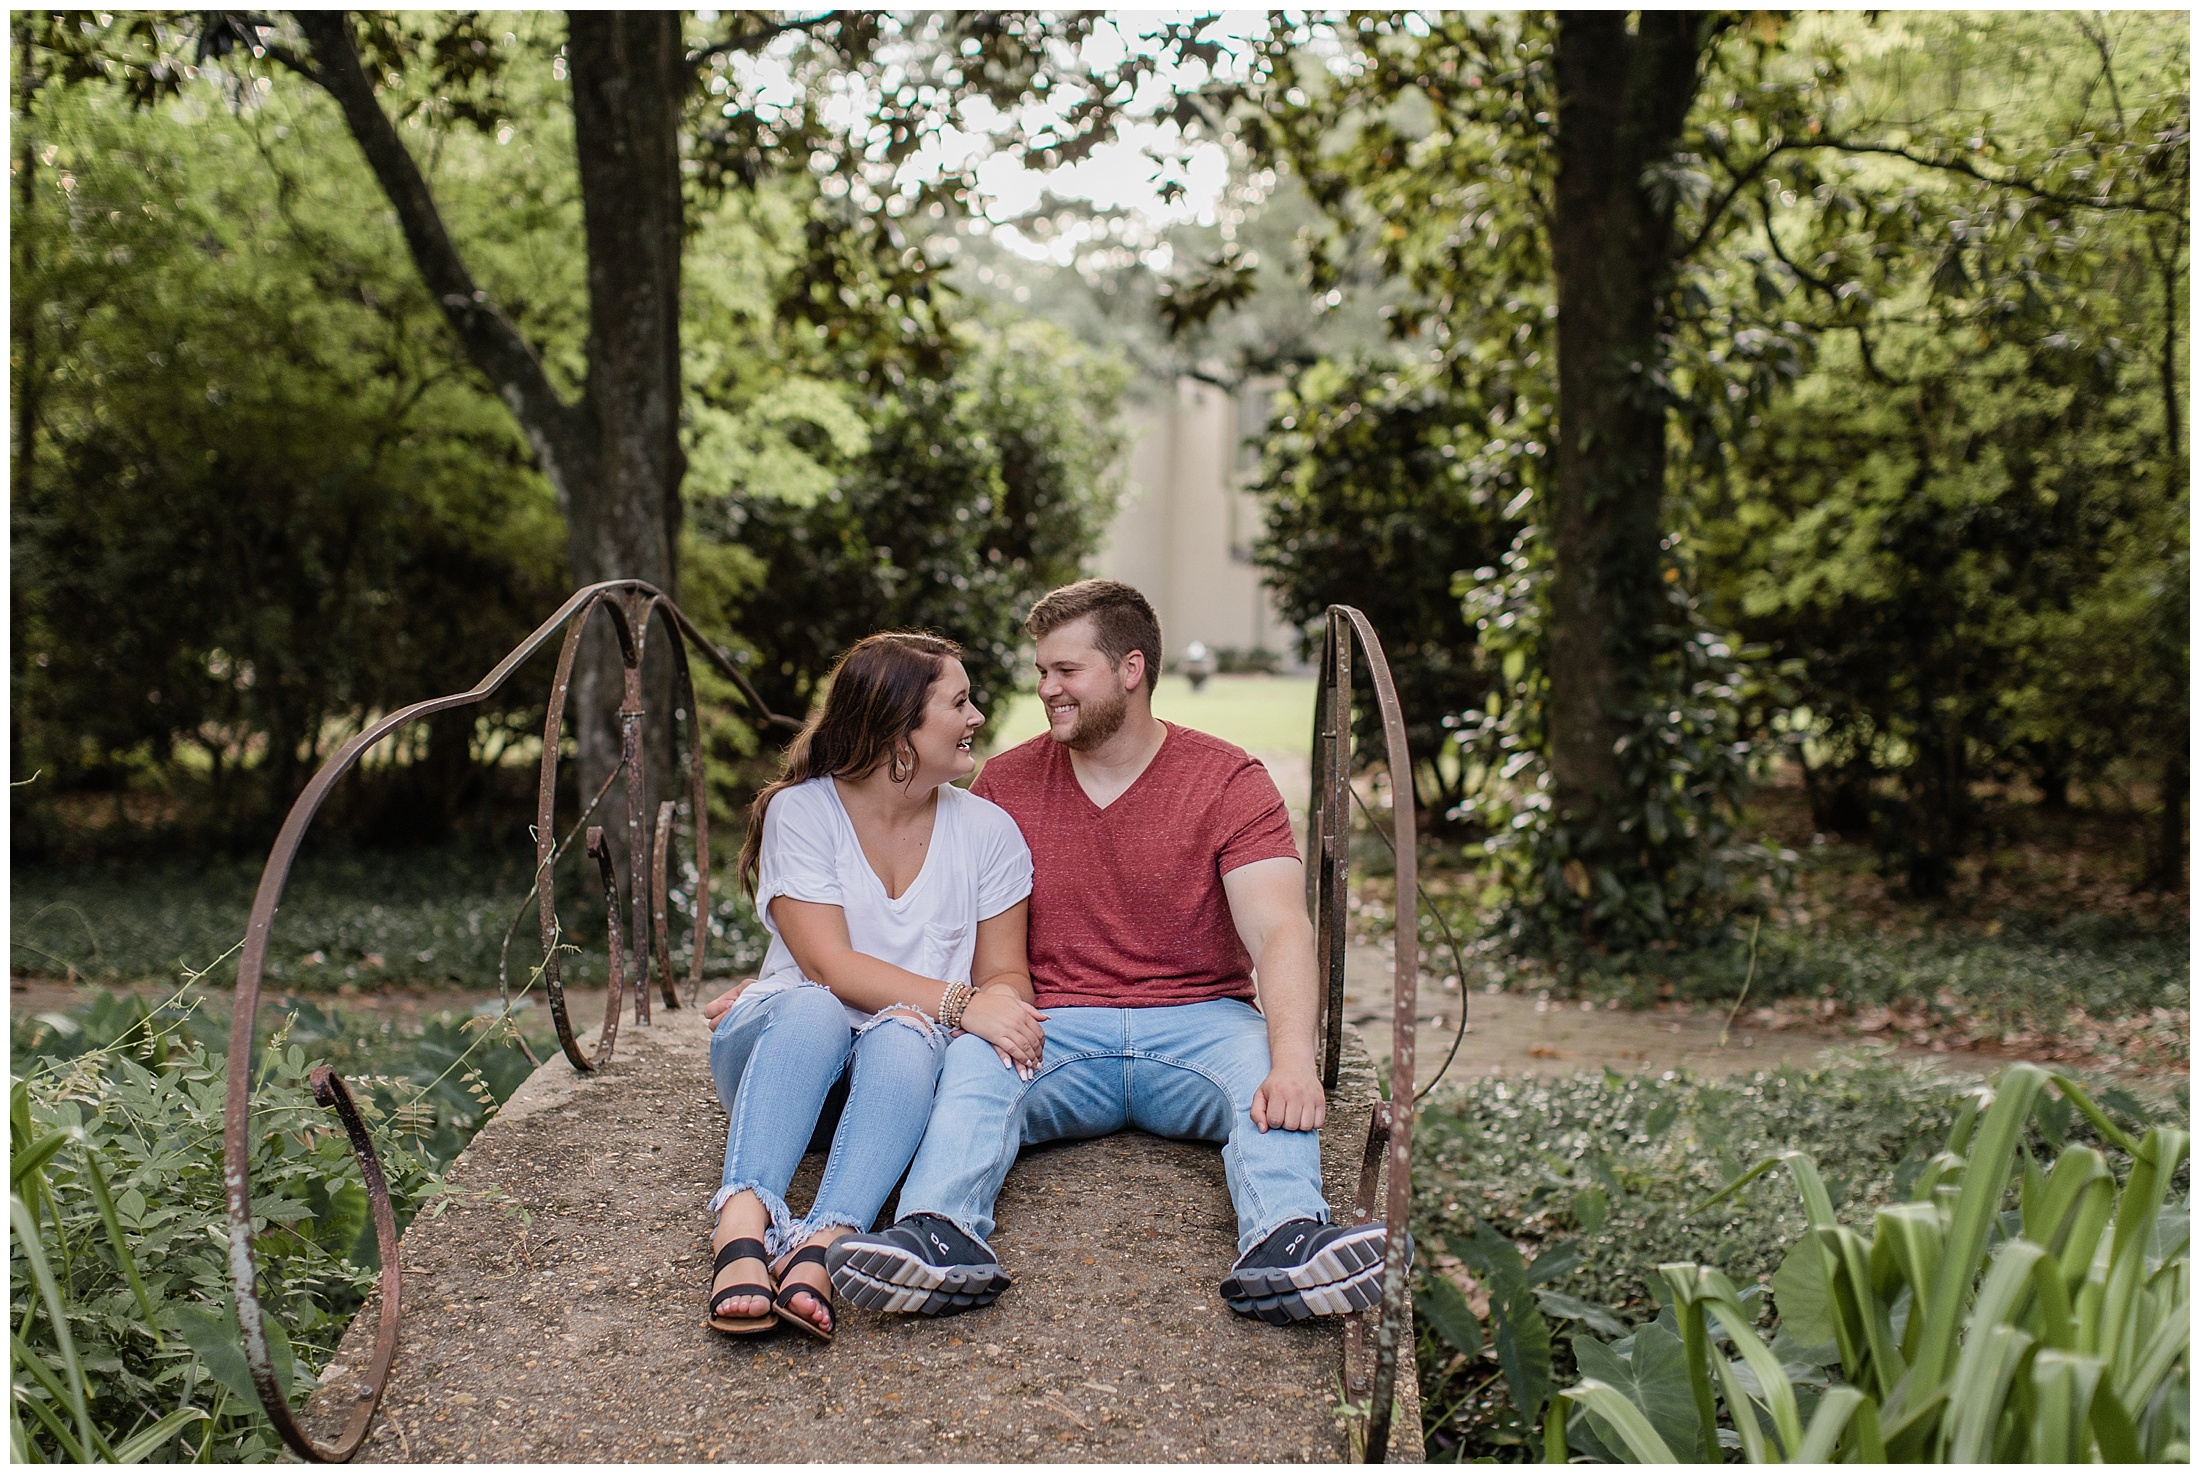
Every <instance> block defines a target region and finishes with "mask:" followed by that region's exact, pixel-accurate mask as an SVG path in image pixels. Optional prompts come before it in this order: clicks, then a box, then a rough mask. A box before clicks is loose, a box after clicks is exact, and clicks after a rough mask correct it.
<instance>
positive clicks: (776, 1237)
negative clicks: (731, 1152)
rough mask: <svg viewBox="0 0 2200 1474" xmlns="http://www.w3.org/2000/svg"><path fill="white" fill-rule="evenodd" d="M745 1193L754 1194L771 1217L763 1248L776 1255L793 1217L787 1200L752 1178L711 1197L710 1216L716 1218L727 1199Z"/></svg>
mask: <svg viewBox="0 0 2200 1474" xmlns="http://www.w3.org/2000/svg"><path fill="white" fill-rule="evenodd" d="M745 1192H751V1193H755V1194H756V1200H757V1201H758V1202H760V1203H762V1204H763V1205H764V1208H765V1210H766V1211H767V1212H769V1213H770V1214H771V1215H772V1223H771V1227H770V1228H768V1229H766V1230H765V1231H764V1248H765V1251H766V1252H767V1253H769V1254H772V1255H777V1254H778V1253H779V1252H780V1251H781V1250H782V1249H783V1248H784V1247H785V1246H786V1243H787V1237H786V1236H787V1232H788V1230H790V1229H792V1228H793V1227H794V1215H793V1214H792V1213H789V1212H788V1211H787V1200H786V1199H785V1198H782V1197H781V1196H779V1194H777V1193H775V1192H773V1191H772V1190H771V1189H770V1188H768V1187H765V1186H764V1185H763V1184H762V1183H760V1182H757V1181H756V1180H755V1179H753V1178H750V1179H747V1180H745V1181H741V1182H729V1183H727V1184H726V1185H725V1186H724V1187H721V1188H720V1189H718V1191H717V1192H716V1193H715V1194H713V1195H712V1197H711V1200H710V1212H711V1214H712V1215H713V1216H716V1214H717V1212H718V1210H719V1209H721V1208H723V1207H725V1206H726V1203H727V1201H728V1200H729V1199H731V1198H734V1197H737V1196H739V1195H740V1194H742V1193H745Z"/></svg>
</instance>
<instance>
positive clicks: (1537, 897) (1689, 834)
mask: <svg viewBox="0 0 2200 1474" xmlns="http://www.w3.org/2000/svg"><path fill="white" fill-rule="evenodd" d="M1547 584H1548V570H1547V563H1546V561H1545V559H1544V558H1543V557H1542V556H1540V555H1539V554H1538V552H1537V551H1536V550H1535V548H1534V546H1533V545H1531V544H1530V543H1529V542H1528V540H1527V539H1525V538H1523V539H1522V540H1521V541H1520V542H1517V543H1516V544H1515V545H1514V546H1513V548H1512V549H1511V550H1509V551H1508V552H1507V553H1506V555H1505V558H1504V571H1503V572H1502V573H1500V572H1498V571H1497V570H1495V569H1491V568H1479V569H1476V570H1474V571H1473V572H1472V573H1471V574H1461V575H1460V576H1459V577H1458V580H1457V585H1456V587H1457V590H1458V592H1459V593H1460V594H1461V595H1463V596H1464V598H1465V602H1466V611H1467V617H1468V620H1469V621H1470V622H1471V623H1472V625H1473V626H1474V629H1475V631H1476V636H1477V638H1478V639H1479V640H1480V642H1481V645H1482V648H1483V650H1484V652H1485V653H1486V655H1487V657H1488V658H1489V659H1490V660H1491V661H1492V662H1494V663H1495V664H1496V666H1497V668H1498V670H1499V671H1500V672H1501V679H1500V681H1499V682H1498V684H1497V685H1496V687H1495V689H1493V690H1492V691H1491V692H1490V694H1489V696H1488V698H1487V699H1486V701H1485V703H1484V704H1483V706H1482V707H1481V709H1479V710H1468V711H1464V712H1461V713H1459V714H1458V715H1457V716H1455V717H1453V718H1450V720H1451V721H1452V722H1453V724H1454V725H1456V726H1457V727H1458V729H1459V731H1458V742H1459V745H1460V751H1461V758H1462V766H1463V767H1464V768H1465V770H1466V775H1467V776H1466V783H1465V788H1466V796H1465V798H1464V799H1463V800H1462V803H1461V809H1462V811H1463V812H1465V813H1467V814H1469V815H1472V816H1473V818H1474V819H1475V820H1476V822H1477V823H1478V825H1479V826H1480V828H1481V829H1482V831H1483V832H1484V833H1485V834H1486V835H1487V836H1488V838H1486V839H1485V840H1484V841H1483V842H1482V850H1483V853H1484V854H1486V855H1487V856H1488V857H1489V858H1490V861H1491V864H1492V868H1493V871H1494V873H1495V876H1496V877H1497V879H1498V882H1499V884H1500V887H1501V892H1500V894H1501V896H1502V898H1503V901H1504V905H1505V911H1506V918H1507V925H1508V927H1509V929H1510V931H1511V933H1512V935H1513V936H1514V937H1515V938H1516V939H1517V940H1518V941H1520V942H1522V943H1524V944H1527V945H1528V946H1530V947H1532V948H1534V949H1536V950H1539V951H1547V950H1551V949H1557V950H1559V951H1561V952H1573V951H1577V950H1578V946H1577V943H1580V942H1589V943H1594V944H1595V945H1597V946H1598V947H1599V948H1600V949H1602V950H1607V951H1618V952H1622V953H1624V952H1627V951H1629V950H1632V949H1634V948H1638V947H1642V946H1645V945H1648V944H1652V943H1659V942H1671V941H1674V940H1681V939H1686V940H1693V941H1701V940H1703V939H1705V938H1707V937H1710V936H1713V935H1716V934H1717V933H1718V932H1719V931H1720V930H1721V929H1722V928H1723V927H1724V925H1725V923H1726V921H1727V919H1728V918H1729V917H1730V916H1732V915H1733V914H1734V913H1735V912H1736V911H1737V910H1742V909H1746V908H1748V907H1749V906H1751V905H1752V904H1754V902H1755V901H1756V899H1757V895H1758V891H1757V886H1756V885H1755V882H1756V881H1758V880H1760V879H1761V878H1762V877H1764V876H1765V875H1766V874H1767V872H1769V871H1771V870H1772V869H1773V868H1774V867H1775V866H1776V865H1778V864H1780V863H1783V862H1786V861H1792V860H1793V859H1794V858H1795V857H1794V856H1793V855H1790V854H1775V853H1773V852H1772V851H1770V850H1768V849H1767V848H1766V847H1765V846H1763V845H1762V844H1758V843H1755V842H1748V841H1744V840H1742V839H1741V838H1739V837H1738V836H1737V834H1736V823H1737V821H1738V820H1739V818H1740V817H1741V806H1742V800H1743V797H1744V795H1745V794H1746V792H1747V789H1748V784H1749V781H1750V779H1751V777H1752V776H1753V770H1754V769H1755V768H1757V767H1758V766H1760V765H1761V764H1762V763H1763V761H1764V760H1765V758H1766V756H1767V755H1768V754H1767V752H1766V749H1765V746H1764V744H1762V743H1759V742H1755V741H1753V740H1752V739H1751V737H1750V733H1751V731H1752V730H1753V729H1756V728H1758V727H1759V723H1755V722H1752V721H1751V720H1750V716H1751V714H1752V713H1763V712H1764V711H1766V710H1767V709H1768V708H1769V707H1771V706H1772V705H1774V704H1775V703H1776V702H1777V701H1778V699H1779V696H1780V686H1779V684H1778V683H1777V681H1776V680H1775V679H1773V678H1772V677H1771V675H1770V674H1769V673H1768V672H1767V671H1766V670H1765V666H1764V661H1763V659H1762V656H1763V651H1762V650H1758V649H1751V648H1747V647H1745V648H1742V649H1739V650H1737V649H1735V648H1734V647H1733V646H1732V645H1731V644H1730V643H1729V642H1728V640H1727V639H1726V638H1725V637H1724V636H1722V635H1721V634H1720V633H1719V632H1718V631H1717V630H1715V629H1714V628H1712V627H1711V626H1710V625H1709V624H1708V622H1707V621H1705V620H1704V618H1703V617H1702V616H1701V614H1700V613H1699V612H1698V611H1697V609H1696V606H1695V603H1694V601H1693V600H1691V599H1690V598H1689V597H1688V596H1687V595H1686V594H1685V593H1684V592H1682V588H1683V585H1682V582H1681V580H1680V579H1679V577H1678V570H1677V569H1676V570H1675V577H1674V579H1673V581H1672V582H1671V583H1669V584H1668V586H1667V587H1668V594H1667V599H1668V604H1669V608H1668V610H1667V616H1666V620H1665V621H1664V622H1663V623H1661V624H1659V625H1658V626H1656V627H1655V628H1654V629H1653V630H1652V631H1651V633H1650V637H1649V639H1650V644H1651V646H1652V648H1653V649H1654V651H1655V654H1654V656H1653V658H1652V661H1651V665H1650V673H1649V684H1648V688H1647V689H1646V690H1645V692H1644V693H1643V694H1642V695H1641V696H1640V697H1639V698H1638V699H1637V700H1636V701H1635V702H1634V703H1633V704H1632V705H1631V706H1630V707H1628V708H1627V709H1626V710H1625V711H1624V712H1623V713H1622V714H1621V715H1622V723H1621V729H1622V731H1623V733H1624V735H1623V736H1622V738H1621V739H1620V745H1619V748H1618V753H1617V756H1618V757H1619V761H1620V767H1621V770H1622V772H1623V773H1624V775H1625V777H1626V781H1627V784H1628V791H1629V792H1630V793H1632V794H1634V795H1636V807H1634V808H1633V809H1632V810H1630V811H1625V812H1623V813H1622V815H1621V817H1620V818H1619V819H1618V821H1617V825H1616V827H1617V831H1618V832H1617V833H1616V834H1606V833H1604V832H1603V831H1602V830H1601V829H1600V828H1599V827H1598V826H1596V825H1595V824H1593V823H1584V822H1582V821H1580V820H1578V819H1577V820H1572V821H1569V820H1568V819H1566V818H1565V817H1563V816H1561V815H1560V814H1559V813H1558V810H1557V806H1556V804H1555V803H1554V802H1553V793H1552V786H1551V779H1550V773H1549V763H1548V758H1547V753H1548V751H1549V735H1548V730H1547V727H1548V722H1549V717H1548V707H1549V700H1550V679H1549V676H1548V674H1547V669H1546V666H1547V662H1546V659H1545V655H1546V649H1547V643H1548V639H1547V636H1546V634H1545V628H1546V618H1547V611H1546V607H1545V606H1546V604H1547V600H1548V593H1547Z"/></svg>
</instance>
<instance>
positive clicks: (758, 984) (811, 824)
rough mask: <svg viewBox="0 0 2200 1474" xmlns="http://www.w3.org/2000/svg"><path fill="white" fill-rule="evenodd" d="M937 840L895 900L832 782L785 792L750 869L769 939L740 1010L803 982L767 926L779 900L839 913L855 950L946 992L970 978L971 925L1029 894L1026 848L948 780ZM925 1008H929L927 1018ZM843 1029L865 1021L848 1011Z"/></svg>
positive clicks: (1001, 817)
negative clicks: (930, 981)
mask: <svg viewBox="0 0 2200 1474" xmlns="http://www.w3.org/2000/svg"><path fill="white" fill-rule="evenodd" d="M937 792H938V794H939V801H938V808H937V809H936V810H935V811H934V813H933V816H932V842H931V845H930V847H929V849H928V850H927V851H926V854H925V857H924V867H923V868H922V869H921V870H919V871H918V872H917V878H916V879H915V880H913V881H911V882H910V884H909V889H907V890H906V891H903V892H902V893H901V895H900V896H898V897H889V896H888V895H887V894H886V885H885V883H884V882H883V881H881V880H880V879H879V878H878V872H877V871H875V870H873V869H872V868H871V862H870V861H869V860H866V859H864V858H863V846H862V845H861V844H859V843H858V842H857V840H856V826H855V822H854V821H853V820H851V819H850V818H849V817H848V810H847V808H846V807H845V806H843V805H842V803H841V801H840V792H839V790H838V789H836V788H835V787H834V786H833V780H832V779H830V778H812V779H810V780H809V781H808V782H806V783H797V784H796V785H795V786H794V787H792V788H787V789H782V790H781V791H780V792H779V793H777V794H775V795H774V796H773V798H772V801H771V805H770V807H768V808H766V809H765V810H764V843H763V849H762V853H761V854H760V855H759V857H758V861H757V875H756V914H757V915H758V916H759V917H760V918H762V920H763V923H764V928H765V930H767V931H769V932H770V933H771V938H772V943H771V948H770V950H769V951H767V952H766V953H765V954H764V966H763V970H762V971H761V972H759V973H758V974H757V979H756V981H755V982H754V983H752V984H750V985H749V987H748V988H746V989H745V990H743V992H742V994H741V1001H742V1002H743V1003H747V1002H748V1001H749V1000H750V999H752V998H762V997H768V996H770V995H771V994H773V993H778V992H781V991H784V990H785V989H787V988H791V987H794V986H795V985H796V984H797V983H799V982H801V981H802V977H803V974H802V968H801V966H800V965H799V964H798V963H796V961H795V960H794V954H793V953H792V952H789V951H788V950H787V944H786V942H785V941H784V940H782V939H781V937H780V935H779V927H778V926H777V925H776V924H775V923H774V922H773V920H772V912H771V905H772V902H773V901H774V900H776V899H777V898H779V897H780V896H787V897H789V898H791V899H793V900H797V901H814V902H817V903H818V904H820V905H825V906H838V907H839V908H840V909H841V912H842V914H844V915H845V916H846V917H847V919H848V942H849V945H850V946H852V947H854V948H855V949H856V950H857V951H858V952H861V953H864V954H865V955H867V956H871V957H876V958H878V959H879V960H880V961H882V962H891V963H893V964H894V965H895V966H896V967H905V968H907V969H908V970H909V971H911V972H913V973H916V974H918V975H919V976H920V977H928V978H938V979H940V981H941V982H942V984H946V983H951V982H963V983H967V982H969V981H970V964H971V959H972V957H973V956H974V955H975V954H976V952H977V948H978V923H979V922H981V921H986V920H989V919H991V918H992V917H995V916H998V915H1000V914H1001V913H1002V912H1003V911H1006V910H1007V909H1008V908H1009V907H1011V906H1013V905H1015V904H1016V903H1017V902H1018V901H1021V900H1022V899H1024V897H1026V896H1028V895H1030V894H1031V848H1030V846H1028V845H1026V844H1025V843H1024V836H1023V834H1022V832H1021V831H1020V830H1018V829H1017V828H1016V821H1015V820H1014V819H1011V818H1010V817H1009V816H1008V814H1007V812H1006V811H1005V810H1003V809H1001V808H1000V807H998V806H997V805H995V804H992V803H989V802H987V801H986V800H985V799H982V798H979V797H978V796H977V795H976V794H973V793H967V792H965V791H964V790H962V789H960V788H957V787H955V786H954V785H953V784H950V783H943V784H941V785H940V787H939V788H938V790H937ZM928 1011H929V1010H928ZM848 1017H849V1021H850V1022H851V1023H853V1024H857V1025H861V1024H865V1023H868V1022H870V1019H871V1015H870V1014H869V1013H867V1012H865V1011H864V1010H863V1009H860V1008H857V1007H855V1006H853V1005H849V1007H848Z"/></svg>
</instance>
